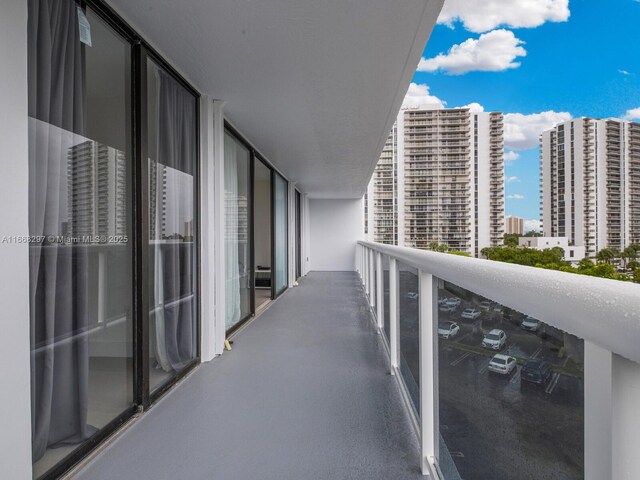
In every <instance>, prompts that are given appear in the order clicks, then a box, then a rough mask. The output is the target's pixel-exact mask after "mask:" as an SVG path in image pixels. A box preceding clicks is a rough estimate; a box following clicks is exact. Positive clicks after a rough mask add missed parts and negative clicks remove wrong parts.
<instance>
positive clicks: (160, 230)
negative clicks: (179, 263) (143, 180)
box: [149, 159, 167, 240]
mask: <svg viewBox="0 0 640 480" xmlns="http://www.w3.org/2000/svg"><path fill="white" fill-rule="evenodd" d="M158 167H159V168H158ZM158 189H160V190H158ZM158 207H159V209H158ZM166 224H167V167H165V166H164V165H162V164H158V162H154V161H153V160H151V159H149V228H150V238H151V239H156V240H158V239H160V238H162V237H164V236H165V234H166V232H165V227H166Z"/></svg>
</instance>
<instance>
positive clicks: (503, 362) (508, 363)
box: [487, 353, 517, 375]
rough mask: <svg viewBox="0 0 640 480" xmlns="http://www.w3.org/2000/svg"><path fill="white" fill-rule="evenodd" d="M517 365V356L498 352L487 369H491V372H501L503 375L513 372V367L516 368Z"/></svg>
mask: <svg viewBox="0 0 640 480" xmlns="http://www.w3.org/2000/svg"><path fill="white" fill-rule="evenodd" d="M516 365H517V362H516V359H515V358H513V357H510V356H508V355H502V354H501V353H498V354H496V355H494V356H493V358H492V359H491V361H490V362H489V366H487V370H489V371H490V372H494V373H499V374H501V375H509V374H510V373H511V372H513V369H514V368H516Z"/></svg>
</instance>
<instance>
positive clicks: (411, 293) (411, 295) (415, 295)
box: [407, 292, 418, 300]
mask: <svg viewBox="0 0 640 480" xmlns="http://www.w3.org/2000/svg"><path fill="white" fill-rule="evenodd" d="M407 298H411V299H413V300H415V299H416V298H418V294H417V293H416V292H409V293H407Z"/></svg>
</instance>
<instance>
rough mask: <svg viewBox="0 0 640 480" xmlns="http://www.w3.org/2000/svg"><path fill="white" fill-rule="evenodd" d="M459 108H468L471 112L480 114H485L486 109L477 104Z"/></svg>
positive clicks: (472, 103) (473, 103)
mask: <svg viewBox="0 0 640 480" xmlns="http://www.w3.org/2000/svg"><path fill="white" fill-rule="evenodd" d="M459 108H468V109H469V111H470V112H473V113H480V112H484V107H483V106H482V105H480V104H479V103H477V102H471V103H469V104H467V105H464V106H462V107H459Z"/></svg>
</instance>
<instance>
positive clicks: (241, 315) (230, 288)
mask: <svg viewBox="0 0 640 480" xmlns="http://www.w3.org/2000/svg"><path fill="white" fill-rule="evenodd" d="M250 166H251V155H250V152H249V150H248V149H247V148H246V147H245V146H244V145H243V144H242V143H241V142H240V141H239V140H238V139H237V138H235V137H234V136H233V135H231V134H230V133H229V132H226V133H225V135H224V202H225V203H224V223H225V292H226V304H225V305H226V307H225V308H226V318H225V329H226V330H229V329H231V328H233V327H234V326H235V325H237V324H238V323H239V322H241V321H242V320H244V319H246V318H248V317H249V316H250V315H251V313H252V312H251V292H252V289H251V256H250V255H251V249H250V242H249V239H250V233H251V231H250V222H249V217H250V211H249V206H250V203H251V202H250V201H249V196H250V194H251V176H250Z"/></svg>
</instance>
